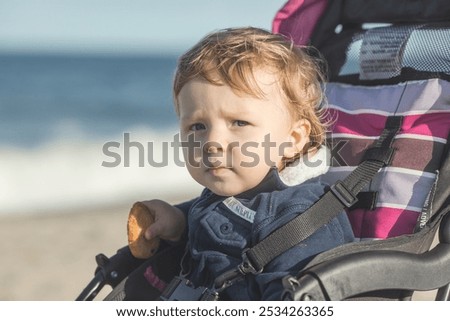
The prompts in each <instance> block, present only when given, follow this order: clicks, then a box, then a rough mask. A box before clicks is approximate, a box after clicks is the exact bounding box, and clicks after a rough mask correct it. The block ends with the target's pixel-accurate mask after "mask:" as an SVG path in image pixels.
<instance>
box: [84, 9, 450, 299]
mask: <svg viewBox="0 0 450 321" xmlns="http://www.w3.org/2000/svg"><path fill="white" fill-rule="evenodd" d="M449 17H450V3H449V2H448V1H445V0H433V1H414V2H410V3H407V2H405V1H402V2H399V1H396V0H389V1H383V4H382V6H381V5H380V2H379V1H375V0H333V1H327V0H305V1H294V0H290V1H288V2H287V3H286V4H285V6H284V7H283V8H282V9H281V10H280V11H279V12H278V13H277V15H276V18H275V20H274V24H273V31H274V32H278V33H282V34H285V35H286V36H288V37H290V38H292V39H293V40H294V41H295V42H296V43H297V44H301V45H303V44H312V45H313V46H314V47H316V48H317V49H318V50H319V51H320V53H321V54H322V55H323V56H324V58H325V59H326V61H327V63H328V78H329V81H328V83H327V84H326V95H327V100H328V105H329V107H328V111H329V113H328V114H329V117H330V118H331V119H332V120H333V121H334V122H333V128H332V132H331V133H330V135H329V137H328V144H329V147H330V150H331V156H332V162H331V164H330V165H331V166H330V170H329V171H328V173H326V174H324V177H323V179H324V180H325V181H327V182H328V183H330V185H331V186H332V187H331V190H330V192H328V193H327V194H325V196H324V197H323V198H322V199H321V200H319V201H318V203H316V204H315V205H314V206H313V207H312V208H314V209H313V210H311V211H310V213H311V215H310V216H311V217H317V219H315V223H314V224H315V226H313V227H312V229H316V228H318V227H320V226H321V224H325V223H326V222H327V220H328V219H329V217H332V216H333V215H335V214H337V213H338V212H339V210H340V209H341V208H347V209H348V215H349V219H350V221H351V223H352V226H353V229H354V232H355V236H356V237H357V238H359V239H360V242H355V243H350V244H346V245H343V246H340V247H337V248H335V249H332V250H329V251H326V252H323V253H321V254H319V255H317V256H316V257H314V258H313V259H312V260H311V261H310V262H309V263H308V265H307V266H306V267H305V268H303V269H302V270H301V271H299V272H298V274H297V275H291V276H288V277H286V278H284V279H283V285H284V289H285V291H284V293H283V295H282V299H284V300H348V299H366V300H375V299H376V300H409V299H411V296H412V294H413V292H414V291H427V290H437V294H436V300H449V299H450V187H449V184H448V182H450V148H449V147H450V144H449V138H450V41H449V40H450V19H449ZM317 204H319V205H318V206H316V205H317ZM312 208H311V209H312ZM301 216H303V215H301ZM289 228H291V229H296V226H295V225H289V224H288V228H287V229H288V230H289ZM276 232H278V231H276ZM279 235H281V237H283V238H284V239H285V235H291V234H286V231H285V232H284V234H283V233H281V234H280V233H278V236H279ZM436 235H438V242H437V244H436V245H433V239H435V236H436ZM278 236H277V237H278ZM289 242H291V243H293V244H295V242H296V240H292V241H289ZM289 242H287V243H289ZM267 244H268V245H269V246H266V247H268V248H269V249H270V248H271V247H270V245H271V243H270V242H269V243H267ZM183 253H184V245H183V244H178V245H175V246H174V245H168V244H166V245H164V246H162V248H161V249H160V250H159V252H158V253H157V254H156V255H155V256H153V257H152V258H150V259H149V260H138V259H135V258H134V257H133V256H132V255H131V253H130V252H129V250H128V248H127V247H124V248H122V249H120V250H119V251H118V252H117V254H116V255H114V256H112V257H111V258H108V257H106V256H105V255H103V254H99V255H98V256H97V257H96V260H97V265H98V267H97V269H96V272H95V276H94V278H93V280H92V281H91V282H90V283H89V284H88V286H87V287H86V288H85V289H84V291H83V292H82V293H81V294H80V295H79V297H78V298H77V300H92V299H94V298H95V296H96V295H97V293H98V292H99V290H100V289H101V288H102V287H103V286H104V285H110V286H112V288H113V290H112V292H111V293H110V294H109V295H108V296H107V297H106V299H107V300H157V299H159V298H160V295H161V292H162V291H163V287H162V286H161V287H160V286H159V284H163V283H169V282H170V281H171V280H172V279H173V278H174V276H176V275H178V273H179V271H180V263H179V262H180V258H181V256H182V255H183ZM260 253H262V255H261V256H262V258H261V257H260V256H258V255H256V254H255V255H253V256H252V257H250V261H247V262H246V263H247V264H250V267H252V268H254V267H255V266H257V267H259V266H261V264H262V265H263V263H261V261H263V262H264V261H267V258H266V257H264V256H265V252H264V251H262V252H260ZM272 254H273V255H276V251H275V253H272ZM246 258H247V259H249V257H248V256H247V257H246ZM149 270H150V271H151V272H152V273H151V275H152V277H153V278H155V277H157V278H158V280H156V281H158V282H151V283H152V284H151V285H150V283H149V280H148V275H147V277H146V273H148V271H149ZM256 270H258V268H256ZM153 281H155V280H153ZM159 281H161V282H160V283H159ZM169 290H170V289H169ZM194 290H195V289H194ZM164 291H165V292H167V288H166V289H165V290H164ZM203 294H204V293H200V296H199V297H200V298H203V299H206V298H205V296H203ZM186 299H189V297H186Z"/></svg>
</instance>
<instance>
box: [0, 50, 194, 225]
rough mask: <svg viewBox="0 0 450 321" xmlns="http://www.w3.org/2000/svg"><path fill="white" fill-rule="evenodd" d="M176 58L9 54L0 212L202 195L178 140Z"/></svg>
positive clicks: (1, 93)
mask: <svg viewBox="0 0 450 321" xmlns="http://www.w3.org/2000/svg"><path fill="white" fill-rule="evenodd" d="M176 59H177V57H176V56H175V55H174V56H170V55H168V56H164V55H161V56H157V55H148V56H144V55H142V56H117V55H116V56H108V55H104V56H102V55H94V54H93V55H86V54H79V55H77V54H11V53H8V54H0V216H8V215H22V214H27V215H30V214H31V215H42V214H45V213H52V214H53V213H69V212H74V211H80V210H86V211H88V210H90V209H93V208H98V207H108V208H110V207H113V206H115V205H117V204H128V203H130V204H131V202H133V201H136V200H144V199H152V198H163V199H164V198H165V199H169V200H171V199H174V198H177V197H180V196H181V197H182V196H184V195H186V194H189V195H191V194H195V193H197V192H199V191H200V190H201V188H200V186H198V184H197V183H195V182H193V180H192V178H190V176H189V175H188V173H187V170H186V168H185V167H184V166H183V162H182V157H180V152H179V151H176V150H175V147H172V146H173V144H171V142H173V141H174V140H175V139H176V135H177V132H178V125H177V116H176V114H175V112H174V108H173V103H172V94H171V85H172V79H173V75H174V71H175V67H176Z"/></svg>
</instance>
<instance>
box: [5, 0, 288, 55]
mask: <svg viewBox="0 0 450 321" xmlns="http://www.w3.org/2000/svg"><path fill="white" fill-rule="evenodd" d="M285 2H286V0H1V1H0V52H78V53H79V52H84V53H112V54H114V53H120V54H123V53H131V54H133V53H165V54H166V53H175V54H178V53H179V52H182V51H184V50H186V49H187V48H188V47H190V46H191V45H193V44H194V43H195V42H196V41H197V40H199V39H200V38H201V37H202V36H204V35H205V34H206V33H208V32H211V31H213V30H217V29H220V28H226V27H237V26H255V27H261V28H265V29H270V28H271V23H272V19H273V17H274V15H275V13H276V11H277V10H278V9H279V8H281V7H282V6H283V4H284V3H285Z"/></svg>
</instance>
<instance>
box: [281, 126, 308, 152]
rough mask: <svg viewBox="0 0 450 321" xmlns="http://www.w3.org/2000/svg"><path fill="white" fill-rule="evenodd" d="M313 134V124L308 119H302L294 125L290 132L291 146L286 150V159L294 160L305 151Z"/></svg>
mask: <svg viewBox="0 0 450 321" xmlns="http://www.w3.org/2000/svg"><path fill="white" fill-rule="evenodd" d="M310 133H311V123H310V122H309V121H308V120H306V119H300V120H298V121H296V122H294V123H293V124H292V127H291V132H290V137H289V139H290V142H291V144H290V146H289V147H288V148H285V149H284V157H285V158H293V157H295V156H296V155H298V154H300V153H301V152H302V151H303V148H304V147H305V145H306V144H307V143H309V135H310Z"/></svg>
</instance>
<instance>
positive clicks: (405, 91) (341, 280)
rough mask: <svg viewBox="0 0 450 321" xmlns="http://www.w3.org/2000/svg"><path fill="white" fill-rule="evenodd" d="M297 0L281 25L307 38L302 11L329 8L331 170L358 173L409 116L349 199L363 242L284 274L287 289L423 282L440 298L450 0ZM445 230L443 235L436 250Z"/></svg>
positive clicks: (289, 294) (446, 271) (349, 294)
mask: <svg viewBox="0 0 450 321" xmlns="http://www.w3.org/2000/svg"><path fill="white" fill-rule="evenodd" d="M290 2H292V3H294V2H295V1H289V2H288V4H287V5H286V6H287V7H285V8H284V9H282V10H281V12H283V15H281V16H277V18H276V19H275V21H276V24H274V27H275V28H274V31H275V32H281V33H284V34H285V35H287V36H289V37H292V38H293V39H294V40H295V41H297V42H298V43H299V44H301V43H307V42H308V41H307V40H308V39H305V38H304V37H302V35H304V34H303V33H302V32H301V30H302V28H301V24H302V22H301V20H300V19H299V17H304V16H305V15H306V13H305V12H306V11H308V10H309V12H313V13H315V14H316V15H317V16H318V17H320V19H318V22H317V24H316V27H315V30H314V31H313V33H312V35H311V38H310V43H311V44H312V45H313V46H315V47H317V48H318V49H319V51H320V52H321V54H322V55H323V56H324V57H325V59H326V61H327V63H328V76H329V83H327V85H326V95H327V99H328V111H329V119H330V120H331V121H332V123H333V125H332V131H331V133H330V135H329V144H330V149H331V150H332V162H331V167H330V171H329V172H328V173H327V174H326V175H325V176H324V180H325V181H327V182H328V183H330V184H333V183H334V182H336V181H337V180H342V179H343V178H344V177H346V176H347V175H349V173H351V172H352V171H353V170H354V168H355V167H356V166H357V165H358V164H359V163H360V162H361V160H362V159H363V158H364V155H365V153H366V151H367V149H368V148H370V146H371V145H372V144H373V142H374V141H375V140H376V139H377V138H379V136H380V135H382V132H383V129H384V128H385V124H386V122H387V120H388V119H390V118H394V117H401V118H402V124H401V126H400V128H399V131H398V133H397V134H396V136H395V139H394V142H393V144H392V145H393V147H394V149H395V154H394V155H393V157H392V159H391V160H390V164H389V166H386V167H385V168H383V169H382V170H381V171H380V172H379V173H377V175H376V176H375V177H374V178H373V179H372V181H371V182H370V184H369V185H368V186H366V187H365V188H364V190H363V192H361V193H360V194H359V195H358V199H359V202H358V203H357V204H355V205H354V206H352V207H351V208H350V209H349V210H348V213H349V218H350V220H351V223H352V226H353V229H354V232H355V235H356V237H357V238H359V239H360V240H361V241H362V242H359V243H354V244H347V245H344V246H341V247H339V248H336V249H333V250H331V251H328V252H326V253H322V254H319V255H318V256H316V257H315V258H314V259H313V261H312V262H310V263H309V265H308V267H307V268H306V269H304V270H303V271H301V272H300V273H299V274H298V275H297V276H294V277H290V278H287V279H286V280H285V288H286V293H285V299H289V300H303V299H317V300H343V299H349V298H355V297H359V298H366V299H408V298H410V296H411V293H412V292H411V291H413V290H431V289H440V290H439V291H438V295H437V299H439V300H448V298H449V294H448V283H449V282H450V261H449V258H450V253H449V251H450V248H449V244H448V241H449V238H450V230H449V220H450V219H449V215H448V214H447V213H448V212H449V211H450V209H449V198H450V196H449V195H450V189H449V188H448V183H447V182H448V181H449V179H450V177H449V174H450V167H449V162H450V160H449V157H450V155H449V142H448V138H449V134H450V82H449V81H450V42H449V39H450V20H449V19H448V16H445V15H443V14H442V12H448V11H449V10H450V5H449V4H448V3H445V2H443V1H430V3H428V2H427V3H426V4H425V3H417V2H416V3H415V5H410V4H408V8H406V7H405V6H406V4H399V3H398V2H395V1H387V2H384V3H383V6H382V7H381V6H379V5H378V7H377V5H376V4H375V1H364V2H363V1H357V0H351V1H340V0H339V1H318V2H315V7H312V4H311V2H310V1H309V2H308V1H306V2H305V4H309V6H308V5H305V6H304V7H303V8H302V7H292V6H291V7H289V6H288V5H289V3H290ZM319 2H320V3H322V4H321V5H320V6H318V3H319ZM289 10H290V12H289ZM311 10H312V11H311ZM433 10H434V11H433ZM287 11H288V12H287ZM405 12H408V13H409V14H408V15H406V14H405ZM280 17H282V18H280ZM438 229H440V234H439V236H440V237H439V244H438V245H437V246H436V247H435V248H434V249H432V250H430V246H431V244H432V241H433V238H434V236H435V234H436V232H437V230H438ZM425 271H426V272H425Z"/></svg>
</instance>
